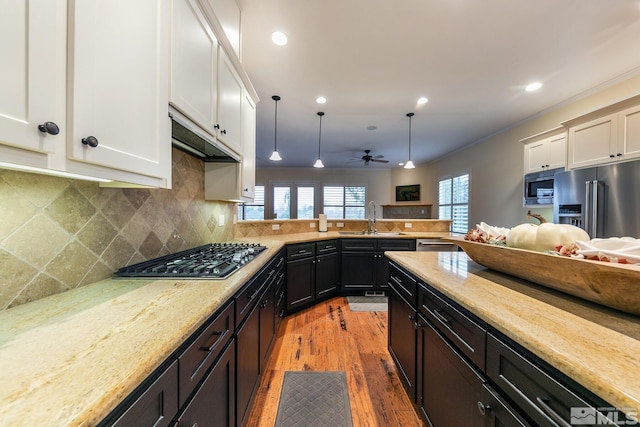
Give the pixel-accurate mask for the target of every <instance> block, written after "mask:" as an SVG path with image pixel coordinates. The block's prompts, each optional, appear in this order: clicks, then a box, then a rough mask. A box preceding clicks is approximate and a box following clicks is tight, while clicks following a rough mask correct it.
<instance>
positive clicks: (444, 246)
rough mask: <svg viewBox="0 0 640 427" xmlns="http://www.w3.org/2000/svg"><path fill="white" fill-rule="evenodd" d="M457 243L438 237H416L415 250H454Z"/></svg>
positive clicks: (456, 247) (456, 248)
mask: <svg viewBox="0 0 640 427" xmlns="http://www.w3.org/2000/svg"><path fill="white" fill-rule="evenodd" d="M457 250H459V248H458V245H456V244H455V243H451V242H445V241H443V240H440V239H416V251H417V252H455V251H457Z"/></svg>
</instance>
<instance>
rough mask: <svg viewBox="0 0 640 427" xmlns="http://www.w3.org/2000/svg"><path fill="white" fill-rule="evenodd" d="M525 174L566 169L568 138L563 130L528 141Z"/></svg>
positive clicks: (524, 140) (540, 135) (555, 130)
mask: <svg viewBox="0 0 640 427" xmlns="http://www.w3.org/2000/svg"><path fill="white" fill-rule="evenodd" d="M521 142H523V143H524V144H525V146H524V173H525V174H527V173H531V172H540V171H543V170H550V169H556V168H564V167H565V165H566V162H567V136H566V132H565V131H564V129H562V128H557V129H553V130H550V131H547V132H544V133H541V134H538V135H535V136H532V137H529V138H526V139H523V140H522V141H521Z"/></svg>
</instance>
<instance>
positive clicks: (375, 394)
mask: <svg viewBox="0 0 640 427" xmlns="http://www.w3.org/2000/svg"><path fill="white" fill-rule="evenodd" d="M301 370H305V371H345V372H346V376H347V385H348V388H349V399H350V403H351V413H352V418H353V425H354V427H365V426H366V427H374V426H381V427H395V426H398V427H413V426H416V427H417V426H420V427H422V426H423V424H422V422H421V420H420V418H419V417H418V414H417V413H416V411H415V410H414V408H413V406H412V404H411V402H410V400H409V398H408V397H407V394H406V393H405V391H404V388H403V387H402V384H401V383H400V380H399V379H398V373H397V371H396V367H395V365H394V363H393V361H392V359H391V356H390V355H389V352H388V350H387V312H354V311H350V310H349V304H348V303H347V299H346V298H344V297H339V298H333V299H330V300H327V301H325V302H322V303H318V304H317V305H315V306H314V307H311V308H309V309H307V310H304V311H301V312H299V313H296V314H294V315H292V316H289V317H287V318H285V319H284V321H283V323H282V324H281V325H280V329H279V332H278V336H277V337H276V341H275V343H274V348H273V351H272V353H271V357H270V358H269V362H268V364H267V368H266V371H265V373H264V375H263V376H262V379H261V382H260V386H259V387H260V388H259V390H258V392H257V394H256V397H255V399H254V402H253V406H252V408H251V414H250V416H249V422H248V424H247V427H265V426H273V424H274V422H275V419H276V413H277V410H278V402H279V398H280V390H281V389H282V382H283V379H284V372H285V371H301Z"/></svg>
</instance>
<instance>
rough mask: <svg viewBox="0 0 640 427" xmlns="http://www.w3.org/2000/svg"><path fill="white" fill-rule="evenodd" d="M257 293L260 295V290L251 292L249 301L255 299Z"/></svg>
mask: <svg viewBox="0 0 640 427" xmlns="http://www.w3.org/2000/svg"><path fill="white" fill-rule="evenodd" d="M259 293H260V289H256V290H255V291H253V293H252V294H251V295H249V301H251V300H252V299H254V298H255V297H257V296H258V294H259Z"/></svg>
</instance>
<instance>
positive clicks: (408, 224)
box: [404, 222, 413, 228]
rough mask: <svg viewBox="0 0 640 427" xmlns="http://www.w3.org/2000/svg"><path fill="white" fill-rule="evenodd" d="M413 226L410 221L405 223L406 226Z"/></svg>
mask: <svg viewBox="0 0 640 427" xmlns="http://www.w3.org/2000/svg"><path fill="white" fill-rule="evenodd" d="M411 227H413V224H411V223H410V222H405V223H404V228H411Z"/></svg>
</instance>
